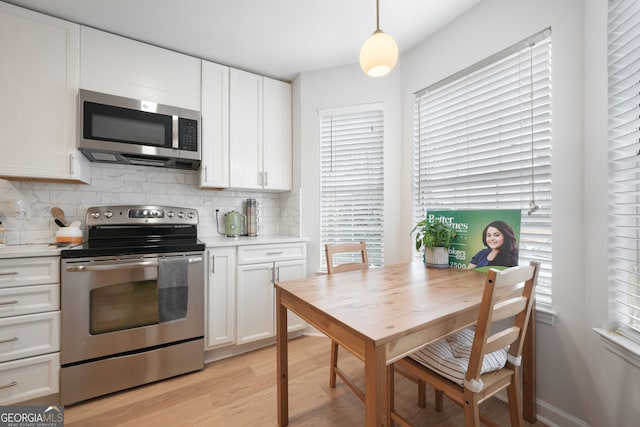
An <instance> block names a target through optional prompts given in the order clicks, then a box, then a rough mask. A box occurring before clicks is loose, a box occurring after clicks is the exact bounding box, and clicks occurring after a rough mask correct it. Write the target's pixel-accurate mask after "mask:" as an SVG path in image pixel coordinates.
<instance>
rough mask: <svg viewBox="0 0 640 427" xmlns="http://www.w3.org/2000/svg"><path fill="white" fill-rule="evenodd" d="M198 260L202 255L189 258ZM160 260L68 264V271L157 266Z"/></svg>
mask: <svg viewBox="0 0 640 427" xmlns="http://www.w3.org/2000/svg"><path fill="white" fill-rule="evenodd" d="M197 262H202V257H195V258H189V264H195V263H197ZM157 266H158V261H142V262H132V263H117V264H104V265H69V266H67V269H66V270H67V271H69V272H72V273H75V272H83V271H89V272H91V271H113V270H122V269H128V268H146V267H157Z"/></svg>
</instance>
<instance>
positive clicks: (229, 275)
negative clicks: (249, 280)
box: [205, 247, 236, 350]
mask: <svg viewBox="0 0 640 427" xmlns="http://www.w3.org/2000/svg"><path fill="white" fill-rule="evenodd" d="M208 254H209V260H208V264H207V265H208V269H209V274H208V276H209V281H208V284H207V292H206V298H207V304H206V307H207V313H206V315H207V316H206V317H207V320H206V322H207V323H206V325H205V346H206V347H205V349H206V350H211V349H214V348H217V347H220V346H223V345H228V344H233V343H234V342H235V314H236V311H235V306H236V298H235V289H236V286H235V285H236V248H235V247H230V248H212V249H209V252H208Z"/></svg>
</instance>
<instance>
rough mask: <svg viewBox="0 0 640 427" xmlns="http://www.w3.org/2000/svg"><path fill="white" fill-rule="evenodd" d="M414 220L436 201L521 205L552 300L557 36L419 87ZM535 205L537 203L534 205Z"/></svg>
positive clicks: (528, 246)
mask: <svg viewBox="0 0 640 427" xmlns="http://www.w3.org/2000/svg"><path fill="white" fill-rule="evenodd" d="M413 146H414V152H413V157H414V165H413V177H414V182H413V190H414V191H413V197H414V201H413V206H414V223H416V222H418V221H419V220H421V219H424V217H425V213H426V211H427V210H431V209H521V210H522V218H521V228H520V250H519V254H520V259H519V263H520V264H524V263H528V262H529V261H530V260H537V261H540V262H541V269H540V273H539V278H538V286H537V295H536V298H537V304H538V306H547V307H548V308H551V207H552V205H551V35H550V31H549V30H546V31H544V32H543V33H540V34H537V35H535V36H533V37H531V38H529V39H528V40H525V41H523V42H521V43H519V44H517V45H514V46H513V47H511V48H509V49H507V50H505V51H503V52H501V53H499V54H496V55H494V56H492V57H490V58H487V59H486V60H485V61H482V62H481V63H479V64H476V65H474V66H473V67H470V68H469V69H466V70H463V71H461V72H460V73H457V74H456V75H454V76H451V77H450V78H448V79H446V80H444V81H442V82H440V83H437V84H435V85H433V86H432V87H429V88H427V89H425V90H423V91H421V92H418V93H417V94H416V95H415V103H414V144H413ZM533 204H535V206H537V208H536V209H535V210H531V213H529V211H530V207H531V206H533Z"/></svg>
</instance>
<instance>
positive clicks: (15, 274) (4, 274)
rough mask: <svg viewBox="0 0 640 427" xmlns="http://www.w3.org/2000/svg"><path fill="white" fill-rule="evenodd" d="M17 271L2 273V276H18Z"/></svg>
mask: <svg viewBox="0 0 640 427" xmlns="http://www.w3.org/2000/svg"><path fill="white" fill-rule="evenodd" d="M17 275H18V272H17V271H7V272H6V273H0V276H17Z"/></svg>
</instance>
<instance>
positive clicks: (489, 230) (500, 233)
mask: <svg viewBox="0 0 640 427" xmlns="http://www.w3.org/2000/svg"><path fill="white" fill-rule="evenodd" d="M520 215H521V211H520V209H486V210H456V211H453V210H432V211H428V212H427V219H428V220H429V221H438V220H439V221H443V222H445V223H447V224H450V225H451V226H452V227H453V228H454V229H455V230H456V231H457V233H458V237H457V238H456V239H455V240H454V242H453V244H452V245H451V247H450V248H449V267H450V268H459V269H468V268H476V269H479V270H480V269H482V270H486V269H488V268H489V267H497V268H506V267H512V266H514V265H518V257H519V245H520Z"/></svg>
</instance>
